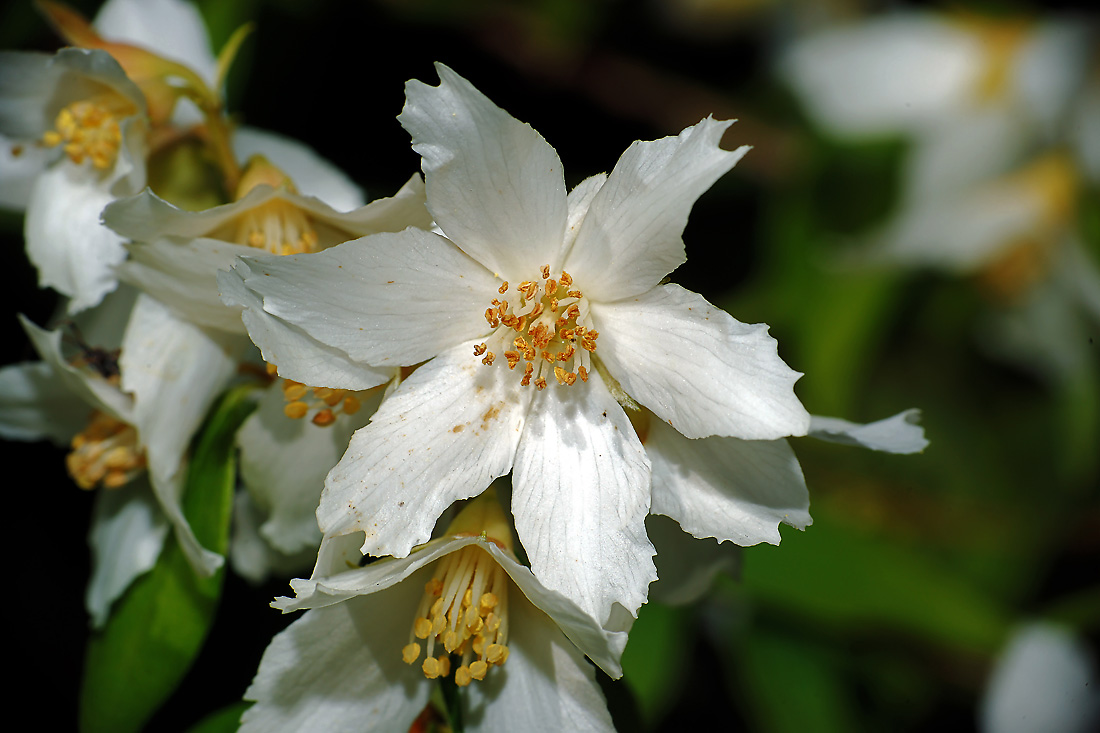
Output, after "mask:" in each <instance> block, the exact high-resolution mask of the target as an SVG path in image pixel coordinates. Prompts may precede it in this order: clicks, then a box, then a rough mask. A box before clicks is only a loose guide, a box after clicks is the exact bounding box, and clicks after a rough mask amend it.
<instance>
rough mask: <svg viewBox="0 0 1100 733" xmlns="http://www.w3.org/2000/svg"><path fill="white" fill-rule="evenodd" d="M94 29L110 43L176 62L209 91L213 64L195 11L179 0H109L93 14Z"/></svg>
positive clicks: (214, 73) (212, 79) (212, 54)
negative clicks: (186, 68)
mask: <svg viewBox="0 0 1100 733" xmlns="http://www.w3.org/2000/svg"><path fill="white" fill-rule="evenodd" d="M93 25H94V26H95V29H96V30H97V31H99V33H100V35H101V36H103V37H104V38H106V39H109V40H111V41H117V42H123V43H129V44H131V45H134V46H139V47H141V48H144V49H147V50H150V51H153V52H155V53H156V54H157V55H159V56H162V57H164V58H166V59H170V60H172V61H177V62H179V63H181V64H183V65H184V66H187V67H189V68H191V69H192V70H193V71H195V72H197V73H198V74H199V76H201V77H202V79H203V80H204V81H205V82H206V83H207V84H209V85H210V86H211V87H212V86H213V85H214V80H215V77H216V76H217V61H215V59H214V53H213V51H211V50H210V38H209V37H208V36H207V33H206V24H205V23H204V22H203V19H202V16H201V15H200V14H199V11H198V9H197V8H196V7H195V6H194V5H193V4H192V3H189V2H182V0H110V1H109V2H107V3H104V5H103V7H102V8H100V9H99V12H98V13H96V16H95V22H94V23H93Z"/></svg>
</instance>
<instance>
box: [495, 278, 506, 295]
mask: <svg viewBox="0 0 1100 733" xmlns="http://www.w3.org/2000/svg"><path fill="white" fill-rule="evenodd" d="M497 292H498V293H500V294H501V295H504V294H505V293H507V292H508V281H507V280H505V281H504V284H502V285H501V286H500V287H499V288H498V289H497Z"/></svg>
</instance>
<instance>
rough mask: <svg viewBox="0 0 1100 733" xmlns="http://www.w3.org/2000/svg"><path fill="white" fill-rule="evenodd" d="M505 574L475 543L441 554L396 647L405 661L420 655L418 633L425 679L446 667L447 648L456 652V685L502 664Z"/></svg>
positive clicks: (505, 623)
mask: <svg viewBox="0 0 1100 733" xmlns="http://www.w3.org/2000/svg"><path fill="white" fill-rule="evenodd" d="M505 576H506V574H505V572H504V570H503V569H502V568H501V567H500V565H499V564H498V563H497V561H496V560H494V559H493V558H492V557H491V556H490V555H489V553H487V552H486V551H485V550H483V549H481V548H480V547H478V546H477V545H469V546H467V547H464V548H462V549H461V550H458V551H457V552H452V553H451V554H449V555H446V556H445V557H443V558H441V559H440V560H439V561H438V562H437V563H436V565H435V573H434V574H433V576H432V579H431V580H429V581H428V582H427V583H426V584H425V585H424V595H423V596H422V597H421V599H420V605H419V606H418V607H417V610H416V619H415V620H414V621H413V626H412V631H411V632H410V634H409V643H408V644H407V645H406V646H405V647H404V648H403V649H402V650H401V657H402V659H404V660H405V663H406V664H413V663H415V662H416V660H417V659H419V658H420V644H419V643H418V642H417V641H416V639H420V640H426V646H427V649H426V656H425V659H424V662H423V664H422V665H421V669H422V670H423V672H424V676H425V677H427V678H428V679H430V680H432V679H436V678H437V677H446V676H447V675H448V674H449V673H450V671H451V659H450V655H452V654H453V655H455V656H457V657H459V666H458V668H457V669H456V670H455V676H454V680H455V684H456V685H458V686H459V687H465V686H466V685H468V684H470V682H471V681H473V680H482V679H484V678H485V674H486V672H488V670H489V667H491V666H493V665H494V664H495V665H497V666H500V665H503V664H504V663H505V662H506V661H507V660H508V647H507V646H505V642H506V641H507V639H508V586H507V583H508V582H509V581H508V579H507V578H506V577H505ZM436 644H442V646H443V651H444V653H443V654H439V655H438V656H435V652H436V649H435V647H436Z"/></svg>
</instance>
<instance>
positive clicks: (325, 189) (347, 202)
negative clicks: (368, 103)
mask: <svg viewBox="0 0 1100 733" xmlns="http://www.w3.org/2000/svg"><path fill="white" fill-rule="evenodd" d="M233 151H234V152H235V153H236V154H237V157H238V158H240V159H241V160H242V161H246V160H248V159H249V158H251V157H252V156H253V155H262V156H264V157H265V158H267V159H268V160H269V161H270V162H271V163H273V164H274V165H275V166H277V167H278V168H279V169H280V170H282V171H283V172H284V173H286V174H287V175H288V176H290V179H291V180H292V181H294V185H295V186H296V187H297V188H298V190H299V191H300V192H301V193H302V194H303V195H305V196H315V197H317V198H319V199H321V200H322V201H324V202H325V203H326V204H328V205H329V206H331V207H332V208H334V209H336V210H337V211H351V210H352V209H358V208H359V207H360V206H362V205H363V204H364V203H366V199H365V197H364V195H363V190H362V189H361V188H359V186H357V185H356V184H355V182H354V181H352V180H351V179H350V178H348V176H347V174H345V173H344V172H343V171H341V170H340V169H339V168H337V167H336V166H335V165H333V164H332V163H330V162H329V161H327V160H325V159H324V158H322V157H321V156H320V155H318V154H317V153H316V151H314V150H313V148H311V147H309V146H308V145H306V144H305V143H301V142H298V141H297V140H294V139H292V138H289V137H285V136H283V135H279V134H277V133H274V132H270V131H268V130H260V129H258V128H255V127H248V126H244V127H238V128H236V129H235V130H234V131H233Z"/></svg>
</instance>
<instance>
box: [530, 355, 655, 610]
mask: <svg viewBox="0 0 1100 733" xmlns="http://www.w3.org/2000/svg"><path fill="white" fill-rule="evenodd" d="M649 472H650V468H649V460H648V459H647V458H646V456H645V451H644V449H643V448H642V444H641V442H640V441H639V440H638V437H637V435H635V433H634V429H633V428H632V427H631V425H630V421H629V420H628V419H627V417H626V414H625V413H623V410H622V408H621V407H619V405H618V403H617V402H615V400H614V398H612V397H611V394H610V393H609V392H608V391H607V387H606V386H605V385H604V383H603V380H601V379H600V378H599V376H598V375H593V376H592V377H591V378H590V379H589V380H588V382H578V383H577V384H574V385H573V386H571V387H562V386H559V385H551V386H550V387H548V388H547V389H545V390H543V391H542V392H539V393H538V394H537V395H536V397H535V399H534V400H533V401H532V403H531V412H530V414H529V415H528V417H527V423H526V424H525V425H524V428H523V438H522V439H521V440H520V444H519V451H518V453H517V454H516V467H515V471H514V472H513V475H512V514H513V515H514V516H515V518H516V531H517V533H518V534H519V538H520V541H521V542H522V543H523V547H524V549H525V550H526V551H527V557H528V558H529V559H530V560H531V570H532V571H533V572H534V573H535V576H536V577H537V578H538V579H539V580H540V581H541V582H542V583H543V585H545V586H546V587H547V588H551V589H553V590H556V591H558V592H560V593H562V594H564V595H565V596H566V597H567V598H569V599H570V600H572V601H573V602H575V603H576V604H577V605H579V606H580V607H581V608H582V609H584V610H585V611H586V612H587V613H590V614H591V615H592V617H593V618H595V619H596V620H597V621H599V622H600V623H601V625H602V624H605V623H606V622H607V620H608V618H609V616H610V615H611V610H612V607H613V605H614V604H615V603H619V604H620V605H622V606H623V607H624V608H626V609H627V610H628V611H630V612H631V614H636V613H637V610H638V608H639V607H640V606H641V605H642V604H643V603H645V600H646V588H647V587H648V586H649V584H650V582H651V581H653V580H655V579H656V578H657V572H656V570H655V568H654V567H653V546H652V545H651V544H650V542H649V538H648V537H647V536H646V533H645V516H646V514H648V513H649Z"/></svg>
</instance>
